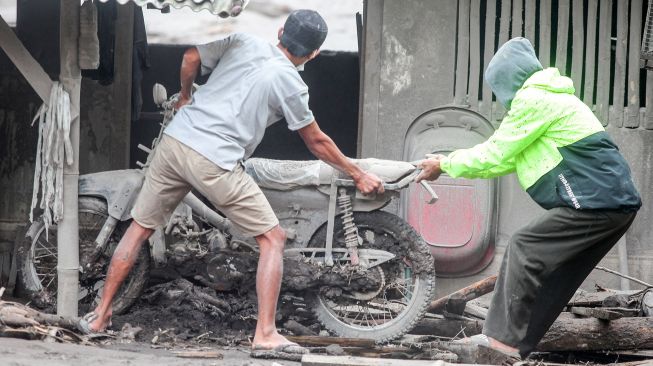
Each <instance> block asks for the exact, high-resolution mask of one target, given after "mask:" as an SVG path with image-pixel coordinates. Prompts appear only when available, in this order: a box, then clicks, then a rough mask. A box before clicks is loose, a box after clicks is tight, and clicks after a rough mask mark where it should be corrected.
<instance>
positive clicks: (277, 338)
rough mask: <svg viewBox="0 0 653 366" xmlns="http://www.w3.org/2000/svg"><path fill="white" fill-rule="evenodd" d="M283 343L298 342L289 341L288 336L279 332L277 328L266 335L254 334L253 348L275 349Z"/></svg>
mask: <svg viewBox="0 0 653 366" xmlns="http://www.w3.org/2000/svg"><path fill="white" fill-rule="evenodd" d="M282 344H296V343H294V342H291V341H289V340H288V339H287V338H286V337H284V336H282V335H281V334H279V333H278V332H277V331H276V330H275V331H274V332H273V333H271V334H269V335H266V336H262V335H261V336H259V334H258V333H257V334H256V335H255V336H254V342H252V348H261V349H274V348H275V347H277V346H280V345H282Z"/></svg>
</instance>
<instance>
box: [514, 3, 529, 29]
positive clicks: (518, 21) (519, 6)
mask: <svg viewBox="0 0 653 366" xmlns="http://www.w3.org/2000/svg"><path fill="white" fill-rule="evenodd" d="M527 1H528V0H527ZM523 12H524V2H523V0H512V32H511V35H510V38H515V37H520V36H523V35H524V31H523V24H524V22H523V17H524V14H523Z"/></svg>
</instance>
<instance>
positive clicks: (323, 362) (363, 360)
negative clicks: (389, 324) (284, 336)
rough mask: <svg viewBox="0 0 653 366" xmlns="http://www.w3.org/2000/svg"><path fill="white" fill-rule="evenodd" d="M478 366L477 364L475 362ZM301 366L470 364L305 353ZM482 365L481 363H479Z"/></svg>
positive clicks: (453, 365)
mask: <svg viewBox="0 0 653 366" xmlns="http://www.w3.org/2000/svg"><path fill="white" fill-rule="evenodd" d="M475 365H477V366H479V364H475ZM302 366H471V365H470V364H459V363H457V364H453V363H449V362H445V361H441V360H440V361H427V360H395V359H379V358H368V357H352V356H323V355H313V354H307V355H304V356H303V357H302ZM481 366H482V365H481Z"/></svg>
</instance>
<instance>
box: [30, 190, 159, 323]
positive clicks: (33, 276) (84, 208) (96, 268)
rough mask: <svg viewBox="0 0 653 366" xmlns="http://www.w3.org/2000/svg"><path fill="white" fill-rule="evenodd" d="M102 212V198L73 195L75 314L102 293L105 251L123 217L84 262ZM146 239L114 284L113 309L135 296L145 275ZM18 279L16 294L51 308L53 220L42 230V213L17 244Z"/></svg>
mask: <svg viewBox="0 0 653 366" xmlns="http://www.w3.org/2000/svg"><path fill="white" fill-rule="evenodd" d="M107 217H108V211H107V204H106V202H105V201H104V200H101V199H99V198H96V197H79V265H80V267H81V268H82V269H83V270H82V271H81V272H80V275H79V279H80V281H79V282H80V284H79V285H80V292H79V315H82V314H84V313H86V312H89V311H91V310H93V309H94V308H95V306H96V305H97V302H98V301H99V296H100V295H101V293H102V288H103V284H104V279H105V277H106V273H107V269H108V268H109V262H110V261H111V255H112V254H113V252H114V250H115V248H116V246H117V245H118V242H119V241H120V238H121V237H122V235H123V234H124V233H125V231H126V230H127V227H128V226H129V222H119V223H118V225H117V226H116V228H115V229H114V231H113V233H112V234H111V236H110V237H109V242H108V243H107V247H106V250H105V251H104V252H103V253H101V254H100V256H99V258H98V259H97V260H96V261H95V262H94V263H93V264H92V265H91V266H90V267H89V266H88V262H89V260H90V258H89V256H90V253H91V252H92V250H93V249H94V248H95V238H97V236H98V234H99V232H100V230H101V229H102V225H104V222H105V221H106V219H107ZM149 252H150V251H149V245H147V243H144V244H143V246H142V247H141V250H140V252H139V254H138V258H137V259H136V263H135V265H134V268H132V270H131V271H130V272H129V275H128V276H127V278H126V279H125V282H123V284H122V286H121V287H120V288H119V289H118V292H117V293H116V297H115V298H114V300H113V313H114V314H121V313H124V312H125V311H126V310H127V309H129V307H130V306H131V305H132V304H133V303H134V302H135V301H136V300H137V299H138V298H139V296H140V295H141V293H142V292H143V289H144V287H145V284H146V283H147V280H148V277H149V268H150V253H149ZM18 263H19V268H18V271H19V272H18V280H19V289H20V293H21V295H22V296H24V297H27V298H28V299H29V300H31V302H32V304H33V305H35V306H36V307H39V308H41V309H46V310H49V311H54V310H55V309H56V298H57V226H56V225H54V226H50V228H49V230H48V233H47V235H46V232H45V224H44V222H43V219H42V218H39V219H38V220H36V221H34V222H33V223H32V225H31V226H30V228H29V230H28V231H27V234H26V235H25V238H24V240H23V242H22V243H21V244H20V247H19V250H18Z"/></svg>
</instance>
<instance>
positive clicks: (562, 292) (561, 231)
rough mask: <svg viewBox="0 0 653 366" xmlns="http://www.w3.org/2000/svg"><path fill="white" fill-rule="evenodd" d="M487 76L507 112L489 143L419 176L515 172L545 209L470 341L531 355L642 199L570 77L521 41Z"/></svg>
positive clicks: (430, 162) (437, 159)
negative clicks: (546, 64)
mask: <svg viewBox="0 0 653 366" xmlns="http://www.w3.org/2000/svg"><path fill="white" fill-rule="evenodd" d="M485 79H486V81H487V82H488V84H489V85H490V87H491V88H492V91H493V92H494V94H495V96H496V98H497V100H498V101H499V102H501V103H502V104H503V105H504V106H505V107H506V109H507V110H508V113H507V115H506V116H505V118H504V119H503V121H502V122H501V124H500V126H499V128H498V129H497V130H496V131H495V132H494V134H493V135H492V136H491V137H490V138H489V139H488V140H487V141H485V142H484V143H482V144H479V145H476V146H474V147H472V148H469V149H461V150H456V151H454V152H452V153H451V154H449V155H448V156H443V155H436V156H432V157H431V158H429V159H427V160H424V161H423V163H422V164H421V168H422V169H423V172H422V173H421V175H420V176H419V177H418V178H417V180H418V181H421V180H435V179H437V178H438V176H439V175H440V174H441V173H442V172H444V173H447V174H448V175H449V176H451V177H454V178H457V177H465V178H493V177H498V176H502V175H506V174H510V173H513V172H515V173H517V177H518V178H519V183H520V184H521V186H522V188H523V189H524V190H525V191H526V192H527V193H528V194H529V195H530V196H531V197H532V198H533V200H535V202H537V203H538V204H539V205H540V206H542V207H543V208H545V209H547V212H546V213H544V214H543V215H542V216H540V217H538V218H536V219H535V220H533V221H532V222H531V223H529V224H528V225H527V226H526V227H524V228H522V229H520V230H518V231H517V232H516V233H515V234H514V235H513V236H512V237H511V239H510V241H509V243H508V246H507V248H506V253H505V255H504V258H503V262H502V264H501V269H500V272H499V276H498V278H497V283H496V287H495V291H494V296H493V297H492V302H491V304H490V309H489V313H488V316H487V319H486V321H485V325H484V328H483V334H482V335H479V336H475V337H471V338H470V339H469V340H468V341H470V342H473V343H476V344H482V345H485V346H489V347H491V348H494V349H497V350H500V351H502V352H504V353H509V354H514V355H518V354H519V355H521V356H522V357H525V356H526V355H528V354H529V353H530V352H531V351H533V350H534V349H535V347H536V346H537V343H538V342H539V341H540V339H541V338H542V337H543V336H544V333H546V331H547V330H548V329H549V327H550V326H551V324H552V323H553V321H554V320H555V319H556V318H557V316H558V315H559V314H560V312H561V311H562V309H563V308H564V306H565V305H566V304H567V302H568V301H569V299H570V298H571V297H572V296H573V294H574V292H575V291H576V289H578V287H579V286H580V285H581V283H582V282H583V281H584V280H585V278H586V277H587V276H588V275H589V273H590V272H591V271H592V269H593V268H594V267H595V266H596V264H597V263H598V262H599V261H600V260H601V258H603V256H605V255H606V254H607V252H608V251H609V250H610V248H612V246H613V245H614V244H615V243H616V242H617V241H618V240H619V238H621V236H622V235H624V233H625V232H626V230H627V229H628V227H629V226H630V225H631V223H632V222H633V220H634V218H635V215H636V212H637V210H638V209H639V207H640V206H641V199H640V196H639V193H638V192H637V189H636V188H635V186H634V184H633V181H632V179H631V174H630V169H629V167H628V164H627V163H626V161H625V160H624V158H623V156H622V155H621V153H620V152H619V150H618V148H617V145H615V143H614V142H613V141H612V140H611V139H610V136H609V135H608V134H607V133H606V132H605V130H604V128H603V126H602V125H601V123H600V122H599V121H598V119H597V118H596V117H595V116H594V114H593V113H592V111H591V110H590V109H589V108H588V107H587V106H586V105H585V104H584V103H583V102H582V101H580V100H579V99H578V98H577V97H576V96H575V95H574V92H575V89H574V86H573V83H572V81H571V79H569V78H567V77H564V76H561V75H560V73H559V71H558V70H557V69H555V68H548V69H543V68H542V66H541V64H540V62H539V61H538V60H537V57H536V55H535V51H534V50H533V47H532V45H531V44H530V42H529V41H528V40H526V39H524V38H515V39H512V40H510V41H508V42H507V43H506V44H504V45H503V46H502V47H501V48H500V49H499V50H498V51H497V53H496V54H495V56H494V57H493V58H492V60H491V61H490V63H489V65H488V68H487V70H486V73H485Z"/></svg>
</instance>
